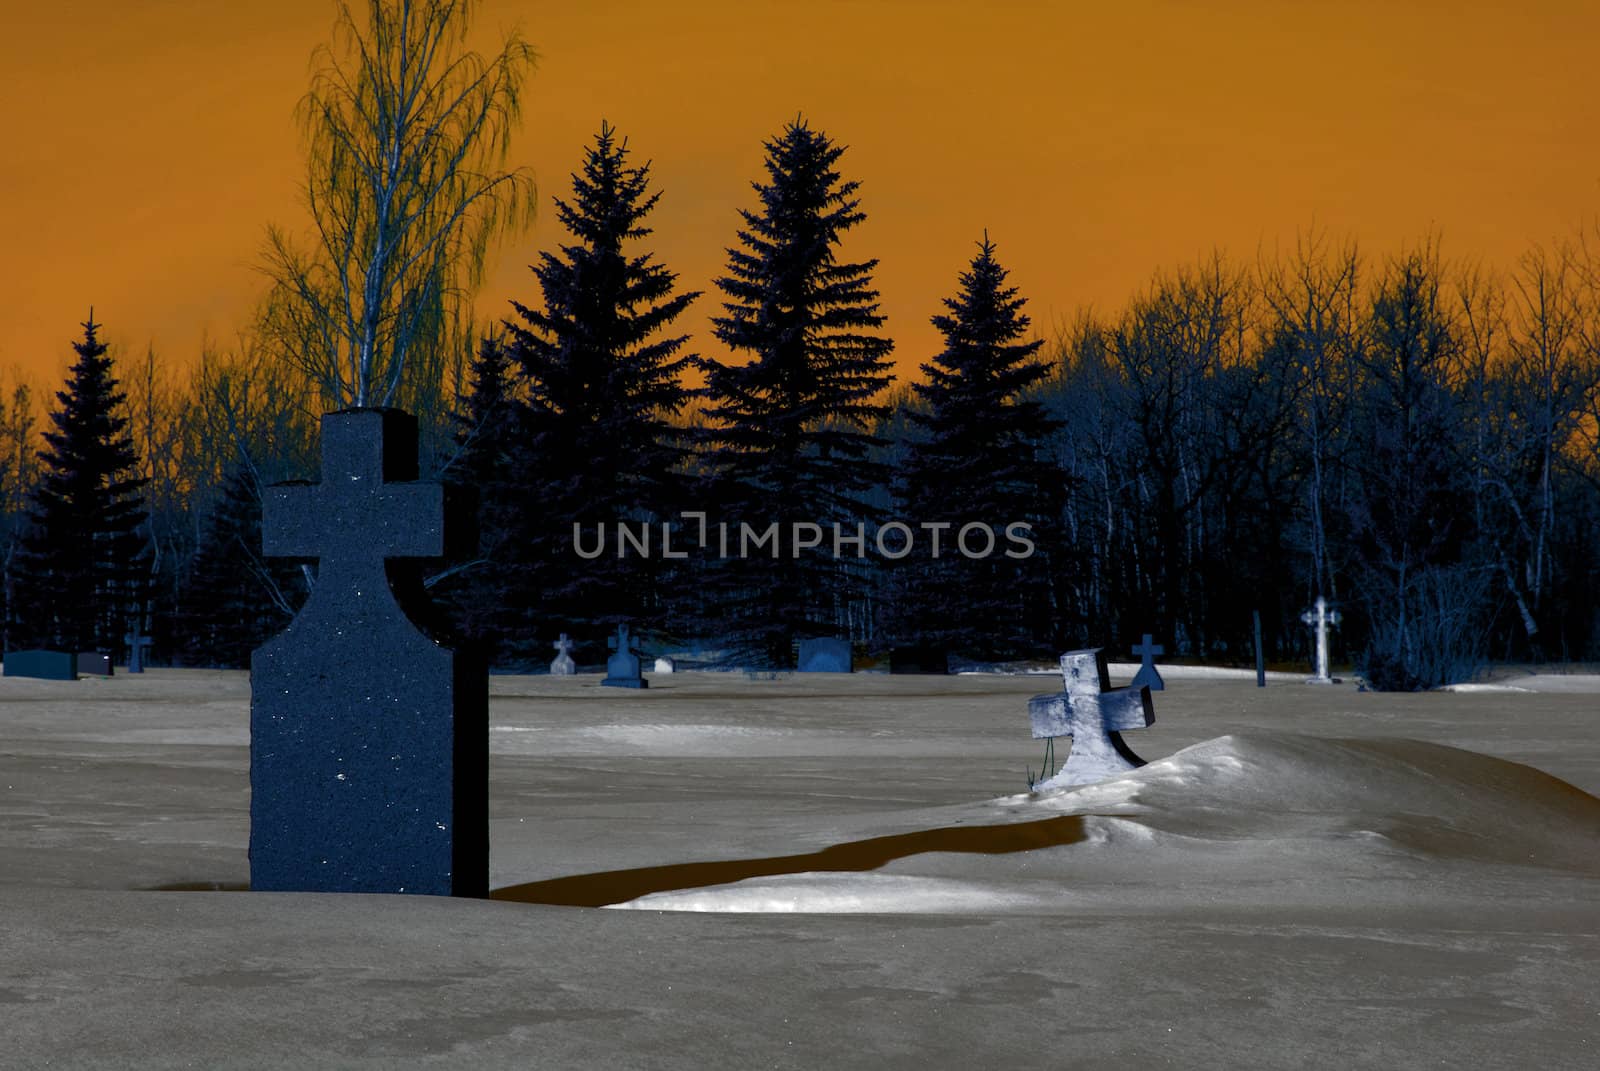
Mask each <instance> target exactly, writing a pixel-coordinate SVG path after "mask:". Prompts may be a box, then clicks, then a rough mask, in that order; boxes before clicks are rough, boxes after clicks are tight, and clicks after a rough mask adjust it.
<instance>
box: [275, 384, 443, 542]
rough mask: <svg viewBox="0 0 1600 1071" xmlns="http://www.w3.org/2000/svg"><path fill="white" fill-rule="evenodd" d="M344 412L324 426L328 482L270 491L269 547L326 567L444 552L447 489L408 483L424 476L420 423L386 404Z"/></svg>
mask: <svg viewBox="0 0 1600 1071" xmlns="http://www.w3.org/2000/svg"><path fill="white" fill-rule="evenodd" d="M341 415H346V416H348V417H349V419H346V420H342V421H324V422H323V425H322V482H321V483H315V484H305V483H299V484H296V483H287V484H276V485H274V486H272V487H269V488H267V489H266V491H265V493H264V496H263V508H262V518H261V534H262V549H263V551H264V552H265V553H266V554H267V555H268V556H269V557H278V558H318V559H321V560H322V561H323V563H324V564H328V563H329V561H330V560H332V561H336V562H346V561H349V562H363V563H366V562H381V561H382V560H383V559H385V558H437V557H440V556H442V555H443V554H444V552H445V544H444V487H443V485H441V484H438V483H431V482H430V483H413V482H409V481H413V480H415V479H416V476H417V462H416V431H415V424H414V423H412V424H411V426H410V427H409V428H407V427H406V426H405V422H404V421H401V420H397V419H394V418H395V417H403V416H404V415H405V414H399V413H394V414H392V415H391V411H388V410H382V409H366V410H355V411H352V412H350V413H348V414H341ZM380 423H381V424H382V425H384V427H383V431H382V433H381V434H379V433H376V425H378V424H380ZM408 457H409V464H408V463H407V458H408Z"/></svg>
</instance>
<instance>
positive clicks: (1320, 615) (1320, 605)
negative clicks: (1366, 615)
mask: <svg viewBox="0 0 1600 1071" xmlns="http://www.w3.org/2000/svg"><path fill="white" fill-rule="evenodd" d="M1300 620H1302V621H1304V622H1305V623H1306V624H1308V625H1310V626H1311V627H1312V628H1314V629H1316V630H1317V665H1316V669H1317V672H1316V676H1314V677H1307V678H1306V683H1307V684H1338V683H1339V682H1338V681H1337V680H1335V679H1334V678H1333V677H1330V676H1328V626H1329V625H1337V624H1338V623H1339V611H1337V610H1330V609H1328V600H1327V599H1324V598H1323V597H1322V596H1321V595H1318V596H1317V604H1316V606H1315V607H1314V608H1313V609H1310V610H1307V611H1306V612H1305V613H1303V614H1301V615H1300Z"/></svg>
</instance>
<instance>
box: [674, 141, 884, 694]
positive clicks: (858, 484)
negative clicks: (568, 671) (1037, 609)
mask: <svg viewBox="0 0 1600 1071" xmlns="http://www.w3.org/2000/svg"><path fill="white" fill-rule="evenodd" d="M766 149H767V159H766V162H765V167H766V172H767V181H766V182H765V183H760V182H758V183H755V184H753V185H754V188H755V191H756V194H757V196H758V197H759V199H760V202H761V204H760V209H759V210H758V211H749V210H741V212H740V215H741V216H742V217H743V218H744V223H745V226H744V227H743V228H741V229H740V230H739V232H738V237H739V242H740V245H741V246H742V248H739V249H730V250H729V251H728V274H727V275H726V276H725V277H723V278H720V279H718V280H717V281H716V282H717V286H718V287H719V288H720V289H721V290H722V292H723V293H724V294H725V295H726V296H727V299H728V300H727V301H726V302H724V305H723V307H724V309H725V310H726V311H727V315H726V316H722V317H719V318H717V319H715V320H714V321H713V324H714V330H715V333H716V336H717V338H719V339H720V340H721V341H722V342H723V343H725V344H726V345H727V346H728V347H729V348H730V349H732V350H733V351H735V353H743V354H746V355H748V358H749V359H748V361H746V362H745V363H741V364H733V363H725V362H722V361H718V360H715V359H708V360H706V361H703V362H702V367H703V368H704V370H705V372H706V377H707V394H708V396H709V398H710V403H709V405H708V408H707V416H708V417H709V418H710V421H711V423H710V425H709V426H708V429H707V432H706V439H707V444H706V445H707V451H706V461H707V462H708V466H709V469H710V472H711V475H712V478H713V480H714V481H715V482H714V486H715V487H716V489H717V490H716V498H717V499H718V502H717V508H718V510H719V512H721V513H722V514H723V515H724V518H723V520H724V523H728V524H729V525H730V528H731V530H732V531H733V532H734V533H735V537H734V540H733V542H734V545H733V546H731V547H730V548H729V549H730V552H732V554H733V556H732V557H731V558H730V559H729V560H727V561H725V562H723V563H721V568H720V569H719V570H718V573H719V576H718V582H717V585H716V587H717V595H718V603H719V605H720V608H721V617H722V624H723V626H724V628H725V629H727V630H728V631H729V633H730V640H731V642H732V646H733V649H734V651H735V652H736V653H737V654H739V655H740V656H742V657H744V658H747V659H755V660H758V661H763V662H765V664H767V665H769V666H786V665H789V664H791V659H792V657H793V656H792V649H793V643H794V641H796V640H797V639H801V638H804V637H806V636H814V635H829V634H838V633H839V632H840V631H841V625H842V623H843V621H844V619H845V617H846V616H847V614H848V613H849V612H850V610H851V609H852V608H853V605H852V604H855V603H857V602H858V600H859V597H860V594H861V592H862V590H863V589H864V586H865V584H864V576H865V570H864V569H863V568H861V567H860V566H859V565H855V566H853V565H852V563H851V561H850V560H849V558H848V557H846V558H844V559H835V558H834V557H833V555H832V553H831V551H832V550H833V549H834V547H833V541H832V535H833V532H832V527H831V526H832V525H833V524H835V523H837V524H839V525H840V526H841V529H842V530H843V531H844V532H845V533H846V534H848V535H851V536H853V535H855V534H856V531H857V529H856V525H857V524H860V523H864V521H865V512H866V511H865V508H864V506H863V502H862V496H863V495H864V494H865V492H866V491H867V490H868V489H869V488H870V487H871V486H872V485H873V483H874V482H875V481H876V480H877V478H878V476H879V471H878V468H877V466H876V465H875V464H873V463H872V462H871V461H870V460H869V459H868V454H869V451H870V450H871V449H872V447H873V446H875V445H876V444H877V442H878V440H877V439H876V438H875V437H874V436H873V435H872V434H871V433H870V432H869V431H868V430H867V427H868V426H869V425H870V424H871V423H872V422H874V421H878V420H881V419H882V418H883V417H884V416H885V415H886V410H885V408H884V407H883V406H881V405H878V404H875V403H874V401H873V399H874V398H876V397H877V396H879V394H880V393H881V392H882V390H883V388H884V387H885V386H887V385H888V382H889V375H888V368H889V354H890V352H891V351H892V349H893V348H894V343H893V341H892V340H890V339H887V338H883V337H881V336H879V335H877V334H875V333H874V332H875V331H876V329H877V328H879V327H881V326H882V325H883V322H884V318H883V316H881V315H880V314H879V312H878V302H877V299H878V292H877V291H876V290H875V289H873V287H872V272H873V270H874V269H875V268H876V267H877V263H878V262H877V261H876V260H869V261H864V262H860V263H841V262H840V261H839V260H838V258H837V252H836V250H837V246H838V245H839V244H840V242H841V240H842V237H843V235H844V232H845V231H847V230H849V229H850V228H851V227H854V226H855V225H856V224H858V223H860V222H861V221H862V220H864V219H865V218H866V214H865V213H864V212H862V211H861V207H860V200H859V198H857V197H856V196H855V193H856V190H857V188H858V187H859V185H860V184H859V183H857V182H842V181H841V180H840V175H839V172H838V171H837V170H836V168H835V165H836V163H837V162H838V159H839V157H840V155H841V154H842V153H843V152H844V148H843V146H837V145H834V144H833V142H832V141H830V140H829V139H828V138H827V137H826V136H825V135H824V134H822V133H821V132H820V131H814V130H812V129H811V128H810V127H809V126H808V125H807V124H806V122H805V121H804V120H803V119H797V120H795V121H794V122H792V123H790V124H788V126H786V127H785V128H784V130H783V132H782V133H781V134H780V135H779V136H778V137H776V138H774V139H772V140H770V141H768V142H767V143H766ZM773 523H776V524H777V526H778V527H777V531H776V542H775V543H774V544H773V545H772V547H771V550H770V554H771V555H772V556H771V557H765V556H764V555H767V554H768V553H769V551H768V550H767V549H766V548H765V547H763V548H762V549H761V550H760V551H759V552H756V553H759V554H761V555H763V557H760V558H756V557H740V556H739V554H740V552H741V551H743V550H745V548H744V547H743V545H742V541H741V539H740V537H741V536H742V535H743V529H742V528H741V527H740V526H741V525H746V524H747V525H750V526H751V528H752V530H754V531H755V532H756V533H757V534H760V533H761V532H763V531H765V530H766V529H767V527H768V526H769V525H771V524H773ZM805 524H816V525H819V526H821V527H822V529H823V531H824V533H825V534H824V537H823V546H822V547H820V548H817V549H814V550H810V549H804V548H798V549H797V548H796V546H795V543H796V540H795V538H794V537H795V534H796V529H795V526H796V525H805ZM807 534H808V535H809V534H810V533H809V532H808V533H807ZM868 538H870V535H869V536H868ZM846 553H847V555H848V553H849V552H848V550H847V551H846Z"/></svg>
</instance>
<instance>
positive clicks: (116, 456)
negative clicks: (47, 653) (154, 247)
mask: <svg viewBox="0 0 1600 1071" xmlns="http://www.w3.org/2000/svg"><path fill="white" fill-rule="evenodd" d="M99 326H100V325H98V324H96V323H95V322H94V315H93V312H92V311H91V313H90V316H89V320H88V322H86V323H85V324H84V325H83V331H84V334H83V341H82V342H75V343H73V346H72V348H73V349H74V350H76V351H77V354H78V360H77V363H76V364H74V365H73V366H72V369H71V371H70V373H69V378H68V380H67V384H66V390H64V391H58V392H57V393H56V399H57V401H58V402H59V405H60V408H58V409H56V410H55V411H54V412H52V413H51V414H50V421H51V423H52V424H53V425H54V426H55V430H54V431H51V432H47V433H46V434H45V441H46V443H48V445H49V449H47V450H44V451H42V452H40V454H39V460H40V461H41V462H43V469H42V472H41V479H40V482H39V485H38V486H37V487H36V488H35V490H34V493H33V497H32V503H31V507H30V509H29V511H28V530H27V532H26V534H25V535H24V536H23V540H22V553H21V554H20V555H19V561H18V563H17V565H18V574H19V575H18V585H17V588H18V590H17V592H16V595H17V597H18V606H17V618H18V623H19V625H20V628H19V633H20V636H21V637H23V640H22V642H21V643H18V646H30V647H50V648H55V649H58V650H65V651H96V650H98V651H106V652H109V653H111V654H113V655H119V656H120V655H121V654H122V652H123V651H124V648H125V646H126V645H125V644H124V643H123V635H124V633H125V632H126V630H127V629H128V627H129V625H130V624H131V622H132V619H133V617H134V615H135V614H138V613H140V612H141V610H142V605H143V599H144V596H145V591H144V582H145V577H146V574H147V569H146V567H145V552H144V546H145V539H144V537H143V536H142V535H141V534H140V531H139V528H140V526H141V525H142V524H143V523H144V520H145V511H144V504H143V499H142V496H141V494H140V489H141V488H142V487H143V486H144V483H145V481H144V480H143V479H140V478H138V477H137V476H136V475H135V473H136V472H137V470H138V457H137V455H136V454H135V452H134V449H133V440H132V438H131V437H130V436H129V434H128V430H127V429H128V419H127V417H126V416H125V415H124V413H123V409H124V400H125V399H124V397H123V395H122V393H121V392H120V391H118V390H117V380H116V378H115V377H114V376H113V375H112V362H111V358H110V357H108V356H107V355H106V346H105V344H104V343H102V342H100V341H99V339H98V338H97V337H96V331H97V330H98V329H99Z"/></svg>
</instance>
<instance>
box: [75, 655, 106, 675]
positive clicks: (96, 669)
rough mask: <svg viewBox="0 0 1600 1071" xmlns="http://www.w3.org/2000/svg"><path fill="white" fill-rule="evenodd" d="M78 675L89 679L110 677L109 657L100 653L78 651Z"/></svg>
mask: <svg viewBox="0 0 1600 1071" xmlns="http://www.w3.org/2000/svg"><path fill="white" fill-rule="evenodd" d="M78 673H79V675H80V676H81V675H85V674H87V675H88V676H90V677H110V676H112V675H113V670H112V668H111V656H110V655H108V654H104V653H102V652H100V651H79V652H78Z"/></svg>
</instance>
